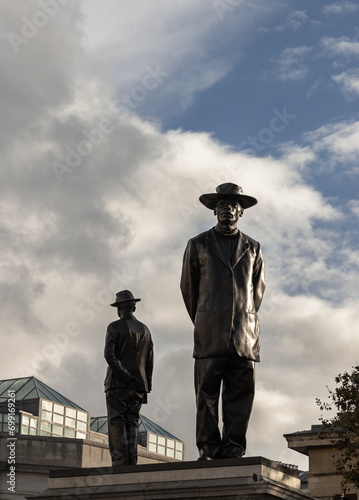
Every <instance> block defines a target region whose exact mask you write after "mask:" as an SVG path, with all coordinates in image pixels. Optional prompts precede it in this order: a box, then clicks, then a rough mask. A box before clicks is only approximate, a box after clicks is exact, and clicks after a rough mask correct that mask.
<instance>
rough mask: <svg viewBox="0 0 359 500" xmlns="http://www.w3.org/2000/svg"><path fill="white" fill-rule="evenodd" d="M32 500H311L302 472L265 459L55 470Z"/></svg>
mask: <svg viewBox="0 0 359 500" xmlns="http://www.w3.org/2000/svg"><path fill="white" fill-rule="evenodd" d="M48 486H49V488H48V489H47V490H46V491H45V492H44V493H42V494H40V495H36V496H32V497H31V499H32V500H40V499H41V500H56V499H59V500H60V499H61V500H70V499H71V500H73V499H74V498H76V499H77V500H81V499H83V500H84V499H98V500H104V499H106V500H115V499H116V500H130V499H131V500H167V499H171V500H174V499H178V500H194V499H201V500H205V499H208V500H241V499H242V500H250V499H253V500H255V499H258V500H259V499H263V500H264V499H266V500H274V499H283V500H287V499H288V500H289V499H290V500H304V499H307V500H308V499H310V497H308V496H307V495H305V494H303V493H301V491H300V489H299V488H300V480H299V477H298V471H297V470H295V469H292V468H289V467H286V466H283V465H281V464H278V462H274V461H271V460H268V459H266V458H263V457H252V458H243V459H228V460H214V461H210V462H180V463H172V464H170V463H168V464H146V465H137V466H123V467H102V468H93V469H71V470H66V471H65V470H58V471H52V472H50V478H49V485H48Z"/></svg>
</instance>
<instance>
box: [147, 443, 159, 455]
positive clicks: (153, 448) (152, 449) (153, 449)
mask: <svg viewBox="0 0 359 500" xmlns="http://www.w3.org/2000/svg"><path fill="white" fill-rule="evenodd" d="M148 451H153V453H156V451H157V449H156V445H155V444H153V443H149V445H148Z"/></svg>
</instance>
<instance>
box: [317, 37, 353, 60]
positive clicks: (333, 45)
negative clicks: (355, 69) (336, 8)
mask: <svg viewBox="0 0 359 500" xmlns="http://www.w3.org/2000/svg"><path fill="white" fill-rule="evenodd" d="M357 38H358V34H357V35H356V37H355V38H354V39H353V40H352V39H350V38H349V37H347V36H342V37H340V38H333V37H323V38H322V39H321V45H322V47H323V48H324V51H325V53H326V55H327V56H328V57H336V56H340V58H341V59H343V60H344V61H345V62H346V63H350V61H351V58H352V57H355V58H357V57H358V56H359V42H358V39H357ZM339 62H340V61H338V63H339ZM338 63H337V64H338Z"/></svg>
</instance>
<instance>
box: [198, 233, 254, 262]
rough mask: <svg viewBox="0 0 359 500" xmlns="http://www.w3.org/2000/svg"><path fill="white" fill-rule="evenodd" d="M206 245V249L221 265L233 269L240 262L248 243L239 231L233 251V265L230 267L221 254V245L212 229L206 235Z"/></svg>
mask: <svg viewBox="0 0 359 500" xmlns="http://www.w3.org/2000/svg"><path fill="white" fill-rule="evenodd" d="M206 244H207V246H208V248H209V249H210V250H211V251H212V252H213V253H214V254H215V255H216V257H218V258H219V259H220V260H221V261H222V262H223V264H225V265H226V266H227V267H230V268H233V267H235V266H236V265H237V264H238V262H239V261H240V260H241V258H242V257H243V255H244V254H245V253H246V252H247V250H248V248H249V243H248V240H247V237H246V235H245V234H243V233H242V232H241V231H239V236H238V245H237V248H236V251H235V256H234V263H233V266H232V265H231V264H230V262H228V260H227V258H226V256H225V255H224V253H223V249H222V245H221V243H220V241H219V237H218V236H217V233H216V230H215V228H214V227H212V229H210V230H209V231H208V233H207V238H206Z"/></svg>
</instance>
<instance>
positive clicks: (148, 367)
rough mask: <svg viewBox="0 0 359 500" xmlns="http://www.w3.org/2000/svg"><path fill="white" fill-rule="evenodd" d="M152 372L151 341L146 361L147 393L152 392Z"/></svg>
mask: <svg viewBox="0 0 359 500" xmlns="http://www.w3.org/2000/svg"><path fill="white" fill-rule="evenodd" d="M152 372H153V342H152V340H151V342H150V346H149V349H148V354H147V360H146V375H147V383H148V392H151V390H152Z"/></svg>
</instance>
